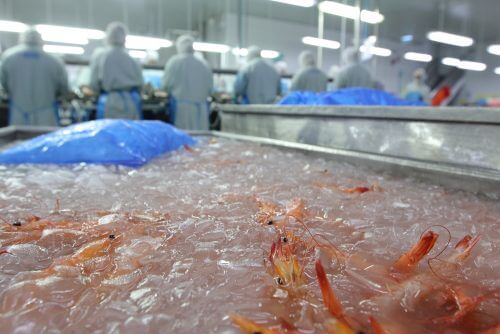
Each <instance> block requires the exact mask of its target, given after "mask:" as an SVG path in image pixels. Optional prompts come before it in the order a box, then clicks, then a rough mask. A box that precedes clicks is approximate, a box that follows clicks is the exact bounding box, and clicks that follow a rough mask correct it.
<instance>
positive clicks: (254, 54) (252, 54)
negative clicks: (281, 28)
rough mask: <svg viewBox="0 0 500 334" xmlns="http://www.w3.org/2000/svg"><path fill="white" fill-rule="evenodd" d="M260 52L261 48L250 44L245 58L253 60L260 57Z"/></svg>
mask: <svg viewBox="0 0 500 334" xmlns="http://www.w3.org/2000/svg"><path fill="white" fill-rule="evenodd" d="M261 52H262V49H261V48H259V47H258V46H256V45H252V46H251V47H249V48H248V55H247V60H248V61H250V60H253V59H257V58H260V53H261Z"/></svg>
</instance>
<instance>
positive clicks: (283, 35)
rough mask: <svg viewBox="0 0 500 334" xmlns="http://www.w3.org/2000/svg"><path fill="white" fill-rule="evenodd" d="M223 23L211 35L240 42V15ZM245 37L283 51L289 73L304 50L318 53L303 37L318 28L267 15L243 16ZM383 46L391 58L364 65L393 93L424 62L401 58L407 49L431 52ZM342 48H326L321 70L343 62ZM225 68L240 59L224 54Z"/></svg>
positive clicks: (336, 36) (332, 34) (423, 48)
mask: <svg viewBox="0 0 500 334" xmlns="http://www.w3.org/2000/svg"><path fill="white" fill-rule="evenodd" d="M221 22H222V23H221V25H220V26H218V27H213V28H214V29H212V30H210V29H209V31H208V35H209V36H210V37H211V38H212V39H213V40H224V41H225V42H226V43H227V44H229V45H237V44H238V29H237V26H238V17H237V15H236V14H234V13H228V14H226V15H225V18H224V19H222V20H221ZM244 32H245V34H244V40H246V45H243V47H246V46H248V45H252V44H256V45H258V46H260V47H261V48H263V49H272V50H278V51H280V52H282V53H283V55H284V59H283V60H284V61H286V63H287V64H288V72H289V73H295V72H296V71H297V69H298V67H299V64H298V56H299V54H300V52H301V51H302V50H306V49H309V50H311V51H313V52H316V48H315V47H311V46H307V45H304V44H302V41H301V40H302V37H303V36H307V35H309V36H316V35H317V27H315V26H308V25H302V24H297V23H290V22H282V21H276V20H272V19H267V18H261V17H254V16H247V17H245V18H244ZM325 38H327V39H333V40H340V31H339V30H335V29H328V30H326V31H325ZM346 40H348V41H349V40H352V36H349V35H348V36H347V38H346ZM378 44H379V45H380V46H383V47H387V48H390V49H391V50H393V54H392V55H391V56H390V57H373V58H372V59H371V60H369V61H367V62H365V65H366V66H367V67H368V68H369V69H370V70H371V71H372V73H373V74H374V77H375V79H376V80H378V81H380V82H381V83H382V84H383V85H384V87H385V89H387V90H388V91H391V92H393V93H398V92H400V90H401V88H402V87H404V85H406V83H407V82H408V81H410V80H411V77H412V73H413V71H414V70H415V69H416V68H418V67H420V66H425V64H419V63H415V62H410V61H406V60H404V59H402V55H403V54H404V52H406V51H409V50H413V51H416V50H418V51H420V52H428V46H427V45H418V46H402V45H401V44H400V43H394V42H391V41H388V40H383V39H382V40H380V42H379V43H378ZM340 57H341V51H340V49H338V50H331V49H323V66H322V69H323V70H324V71H325V72H328V71H329V69H330V67H331V66H333V65H340ZM221 61H222V67H228V68H235V67H237V66H238V65H239V64H238V59H237V58H236V57H235V56H234V55H232V54H226V55H225V56H223V57H222V59H221Z"/></svg>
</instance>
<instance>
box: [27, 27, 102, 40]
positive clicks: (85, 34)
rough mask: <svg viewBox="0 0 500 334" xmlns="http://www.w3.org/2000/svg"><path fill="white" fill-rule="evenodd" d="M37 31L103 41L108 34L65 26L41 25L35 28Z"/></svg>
mask: <svg viewBox="0 0 500 334" xmlns="http://www.w3.org/2000/svg"><path fill="white" fill-rule="evenodd" d="M35 28H36V30H37V31H38V32H39V33H40V34H42V35H44V34H47V35H53V36H55V35H59V34H62V35H66V36H69V35H72V36H73V37H75V38H87V39H103V38H104V37H105V36H106V34H105V33H104V31H101V30H95V29H86V28H74V27H63V26H53V25H47V24H39V25H37V26H35Z"/></svg>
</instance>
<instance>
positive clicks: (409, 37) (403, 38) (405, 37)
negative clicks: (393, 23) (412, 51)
mask: <svg viewBox="0 0 500 334" xmlns="http://www.w3.org/2000/svg"><path fill="white" fill-rule="evenodd" d="M412 41H413V35H403V36H401V42H403V43H411V42H412Z"/></svg>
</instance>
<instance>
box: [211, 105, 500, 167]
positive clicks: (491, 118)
mask: <svg viewBox="0 0 500 334" xmlns="http://www.w3.org/2000/svg"><path fill="white" fill-rule="evenodd" d="M219 108H220V110H221V113H220V114H221V120H222V130H223V131H224V132H230V133H237V134H243V135H250V136H257V137H266V138H273V139H280V140H284V141H290V142H298V143H305V144H311V145H318V146H323V147H329V148H336V149H342V150H349V151H356V152H364V153H369V154H377V155H381V156H386V157H395V158H402V159H411V160H417V161H421V162H429V163H434V164H443V163H444V164H451V165H459V166H469V167H473V168H474V167H477V168H482V169H491V170H493V171H499V170H500V145H498V143H500V109H481V108H429V107H426V108H421V107H350V106H335V107H331V106H325V107H322V106H313V107H311V106H300V107H299V106H287V107H285V106H269V105H267V106H261V105H255V106H236V105H222V106H219Z"/></svg>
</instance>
